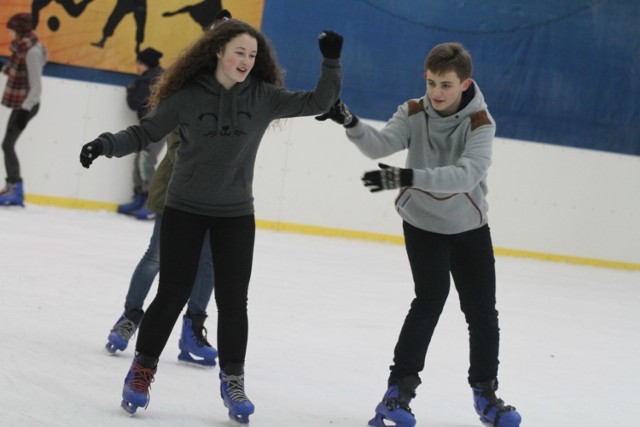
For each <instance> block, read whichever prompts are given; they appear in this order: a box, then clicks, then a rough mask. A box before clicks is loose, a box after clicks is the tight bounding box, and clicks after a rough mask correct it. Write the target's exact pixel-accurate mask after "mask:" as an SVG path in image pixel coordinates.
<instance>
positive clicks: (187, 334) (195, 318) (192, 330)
mask: <svg viewBox="0 0 640 427" xmlns="http://www.w3.org/2000/svg"><path fill="white" fill-rule="evenodd" d="M206 318H207V315H206V314H190V313H188V312H187V314H186V315H185V316H183V317H182V334H181V335H180V341H179V342H178V347H179V348H180V354H178V360H180V361H182V362H186V363H189V364H193V365H196V366H203V367H207V368H209V367H213V366H216V357H218V352H217V351H216V349H215V348H213V346H211V344H209V342H208V341H207V328H205V327H204V321H205V319H206Z"/></svg>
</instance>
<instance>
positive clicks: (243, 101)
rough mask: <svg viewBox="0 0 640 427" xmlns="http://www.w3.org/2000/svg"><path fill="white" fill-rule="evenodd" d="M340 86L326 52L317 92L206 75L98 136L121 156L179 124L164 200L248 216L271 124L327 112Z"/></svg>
mask: <svg viewBox="0 0 640 427" xmlns="http://www.w3.org/2000/svg"><path fill="white" fill-rule="evenodd" d="M341 85H342V70H341V68H340V61H339V59H327V58H324V59H323V62H322V73H321V76H320V78H319V80H318V83H317V85H316V87H315V90H313V91H295V92H294V91H289V90H287V89H285V88H281V87H277V86H275V85H273V84H269V83H265V82H263V81H257V80H252V79H251V77H248V78H247V79H246V80H245V81H244V82H242V83H237V84H236V85H234V86H233V87H232V88H231V89H230V90H226V89H225V88H224V87H223V86H222V85H220V83H218V81H217V80H216V79H215V77H214V76H213V75H201V76H200V77H198V78H197V79H195V81H192V82H189V83H187V84H185V86H184V87H183V88H181V89H180V90H178V91H176V92H175V93H173V94H172V95H170V96H169V97H167V98H166V99H164V100H162V102H161V103H160V105H159V106H158V108H157V110H156V112H155V113H154V114H153V115H151V116H148V117H146V118H144V119H142V120H141V121H140V124H139V125H136V126H130V127H129V128H127V129H125V130H123V131H120V132H118V133H115V134H112V133H103V134H102V135H100V136H99V138H98V139H99V140H100V141H102V143H103V146H104V152H103V154H104V155H105V156H107V157H112V156H115V157H122V156H124V155H127V154H130V153H133V152H137V151H139V150H141V149H143V148H145V147H146V146H147V145H148V144H150V143H153V142H155V141H160V140H162V139H163V138H164V137H165V136H166V135H167V134H168V133H170V132H171V131H172V130H173V129H175V128H176V127H179V129H180V139H181V143H180V147H179V148H178V151H177V158H176V163H175V166H174V170H173V175H172V177H171V181H170V182H169V187H168V190H167V200H166V206H170V207H173V208H176V209H181V210H184V211H187V212H191V213H195V214H202V215H209V216H223V217H231V216H242V215H249V214H252V213H253V212H254V206H253V169H254V164H255V160H256V154H257V151H258V146H259V145H260V141H261V140H262V137H263V135H264V133H265V132H266V130H267V128H268V127H269V124H270V123H271V122H272V121H273V120H276V119H281V118H289V117H299V116H310V115H315V114H322V113H324V112H326V111H328V110H329V109H330V108H331V106H332V105H333V104H334V102H335V101H336V99H337V98H338V96H339V94H340V88H341Z"/></svg>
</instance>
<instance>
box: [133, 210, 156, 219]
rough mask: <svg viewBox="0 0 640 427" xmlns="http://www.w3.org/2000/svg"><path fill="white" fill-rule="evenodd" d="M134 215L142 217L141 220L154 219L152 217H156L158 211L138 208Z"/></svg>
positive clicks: (138, 217)
mask: <svg viewBox="0 0 640 427" xmlns="http://www.w3.org/2000/svg"><path fill="white" fill-rule="evenodd" d="M133 216H135V217H136V218H137V219H141V220H152V219H156V213H155V212H154V211H151V210H149V209H145V208H142V209H138V210H137V211H134V212H133Z"/></svg>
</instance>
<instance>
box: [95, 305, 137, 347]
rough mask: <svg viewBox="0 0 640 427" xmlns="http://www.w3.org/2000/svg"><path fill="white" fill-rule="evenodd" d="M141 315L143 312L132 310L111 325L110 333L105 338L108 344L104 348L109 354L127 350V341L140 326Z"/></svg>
mask: <svg viewBox="0 0 640 427" xmlns="http://www.w3.org/2000/svg"><path fill="white" fill-rule="evenodd" d="M143 314H144V311H142V310H138V309H134V310H129V311H127V312H126V313H124V314H123V315H122V316H120V318H119V319H118V321H117V322H116V324H115V325H113V328H112V329H111V333H109V336H108V337H107V340H108V342H107V343H106V344H105V346H104V348H105V349H106V350H107V351H108V352H109V353H110V354H114V353H115V352H116V351H118V350H120V351H124V350H125V349H126V348H127V345H129V340H130V339H131V337H132V336H133V335H135V333H136V331H137V330H138V326H140V322H141V321H142V316H143Z"/></svg>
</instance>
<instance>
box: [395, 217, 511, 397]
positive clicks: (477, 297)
mask: <svg viewBox="0 0 640 427" xmlns="http://www.w3.org/2000/svg"><path fill="white" fill-rule="evenodd" d="M403 228H404V236H405V245H406V249H407V255H408V256H409V262H410V264H411V272H412V274H413V281H414V286H415V294H416V298H415V299H414V300H413V301H412V303H411V308H410V309H409V313H408V314H407V317H406V319H405V321H404V325H403V327H402V331H401V332H400V337H399V338H398V343H397V344H396V348H395V352H394V365H392V366H391V375H390V377H389V382H390V383H391V384H393V383H395V382H397V381H398V380H399V379H400V378H402V377H404V376H407V375H418V373H419V372H421V371H422V370H423V369H424V363H425V357H426V354H427V349H428V347H429V343H430V342H431V337H432V336H433V332H434V330H435V327H436V324H437V323H438V319H439V318H440V314H441V313H442V309H443V308H444V305H445V302H446V300H447V296H448V295H449V288H450V275H451V276H453V280H454V283H455V286H456V289H457V291H458V295H459V298H460V308H461V310H462V312H463V313H464V316H465V320H466V322H467V324H468V325H469V346H470V356H469V361H470V367H469V377H468V380H469V383H470V384H475V383H477V382H480V381H487V380H491V379H494V378H496V377H497V374H498V349H499V335H500V334H499V328H498V311H497V310H496V274H495V260H494V256H493V244H492V242H491V233H490V231H489V226H487V225H485V226H483V227H481V228H479V229H476V230H471V231H467V232H465V233H460V234H454V235H444V234H437V233H431V232H428V231H424V230H421V229H419V228H416V227H413V226H412V225H410V224H408V223H406V222H405V223H404V224H403Z"/></svg>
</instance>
